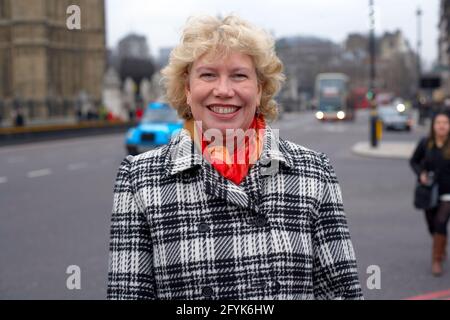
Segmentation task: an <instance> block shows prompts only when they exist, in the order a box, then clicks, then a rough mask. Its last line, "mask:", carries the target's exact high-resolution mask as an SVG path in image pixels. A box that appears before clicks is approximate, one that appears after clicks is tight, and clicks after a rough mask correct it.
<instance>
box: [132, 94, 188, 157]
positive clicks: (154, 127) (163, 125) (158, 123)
mask: <svg viewBox="0 0 450 320" xmlns="http://www.w3.org/2000/svg"><path fill="white" fill-rule="evenodd" d="M182 127H183V121H182V120H181V119H180V118H179V117H178V114H177V112H176V111H175V109H173V108H171V107H170V106H169V105H168V104H166V103H162V102H152V103H149V105H148V106H147V109H146V110H145V112H144V115H143V116H142V119H141V121H140V123H139V125H138V126H136V127H134V128H131V129H129V130H128V132H127V136H126V139H125V145H126V148H127V152H128V154H131V155H137V154H139V153H142V152H145V151H148V150H150V149H153V148H155V147H158V146H161V145H164V144H167V143H168V142H169V141H170V138H171V137H172V135H173V134H174V133H176V132H177V131H179V130H181V128H182Z"/></svg>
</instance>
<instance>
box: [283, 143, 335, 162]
mask: <svg viewBox="0 0 450 320" xmlns="http://www.w3.org/2000/svg"><path fill="white" fill-rule="evenodd" d="M282 141H283V146H284V149H285V152H287V153H288V154H289V156H290V157H291V158H292V160H293V162H294V164H296V165H301V164H302V163H305V162H307V163H313V164H315V165H318V166H323V167H327V166H328V165H329V163H330V160H329V158H328V156H327V155H326V154H325V153H323V152H319V151H315V150H312V149H309V148H307V147H305V146H302V145H300V144H297V143H294V142H292V141H289V140H282Z"/></svg>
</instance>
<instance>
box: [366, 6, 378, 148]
mask: <svg viewBox="0 0 450 320" xmlns="http://www.w3.org/2000/svg"><path fill="white" fill-rule="evenodd" d="M373 2H374V1H373V0H369V21H370V36H369V53H370V80H369V92H368V93H367V99H368V100H369V102H370V109H371V110H370V121H369V125H370V130H369V131H370V145H371V146H372V148H376V147H377V146H378V136H379V135H380V132H379V131H380V130H379V127H380V123H379V121H378V115H377V105H376V100H375V78H376V71H375V10H374V4H373ZM377 128H378V130H377Z"/></svg>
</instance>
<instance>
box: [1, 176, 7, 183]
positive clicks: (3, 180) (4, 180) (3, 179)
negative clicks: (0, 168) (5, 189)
mask: <svg viewBox="0 0 450 320" xmlns="http://www.w3.org/2000/svg"><path fill="white" fill-rule="evenodd" d="M7 182H8V178H6V177H0V184H2V183H7Z"/></svg>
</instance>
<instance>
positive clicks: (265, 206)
mask: <svg viewBox="0 0 450 320" xmlns="http://www.w3.org/2000/svg"><path fill="white" fill-rule="evenodd" d="M276 133H277V131H276V130H273V129H271V128H270V127H267V130H266V133H265V138H264V148H263V153H262V155H261V158H260V159H259V160H258V162H257V163H256V164H255V165H253V166H252V168H251V169H250V171H249V174H248V175H247V177H246V178H245V180H244V181H243V182H242V183H241V184H240V185H239V186H237V185H235V184H234V183H233V182H231V181H229V180H226V179H225V178H223V177H222V176H221V175H220V174H219V173H218V172H217V171H216V170H215V169H214V168H213V167H212V166H211V165H210V164H209V163H208V162H207V161H206V160H204V158H203V157H202V155H201V154H200V153H199V152H198V150H197V148H196V147H194V145H195V144H194V143H193V142H192V140H191V138H190V136H189V133H188V132H187V131H186V130H184V129H183V130H182V131H181V132H180V133H179V134H178V135H177V136H175V137H174V138H173V139H172V140H171V142H170V143H169V144H168V145H166V146H163V147H161V148H159V149H156V150H152V151H149V152H146V153H143V154H140V155H138V156H134V157H132V156H128V157H127V158H126V159H124V160H123V162H122V164H121V166H120V168H119V172H118V175H117V180H116V184H115V187H114V205H113V213H112V223H111V242H110V259H109V274H108V292H107V297H108V299H177V300H178V299H264V300H269V299H362V292H361V287H360V284H359V280H358V275H357V265H356V261H355V254H354V250H353V246H352V243H351V239H350V234H349V230H348V227H347V222H346V217H345V213H344V208H343V203H342V198H341V191H340V187H339V185H338V181H337V179H336V175H335V173H334V170H333V168H332V166H331V165H330V162H329V160H328V158H327V157H326V156H325V155H324V154H322V153H318V152H315V151H312V150H309V149H307V148H305V147H302V146H299V145H296V144H294V143H292V142H289V141H285V140H282V139H278V138H277V136H276ZM277 142H278V143H277Z"/></svg>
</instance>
